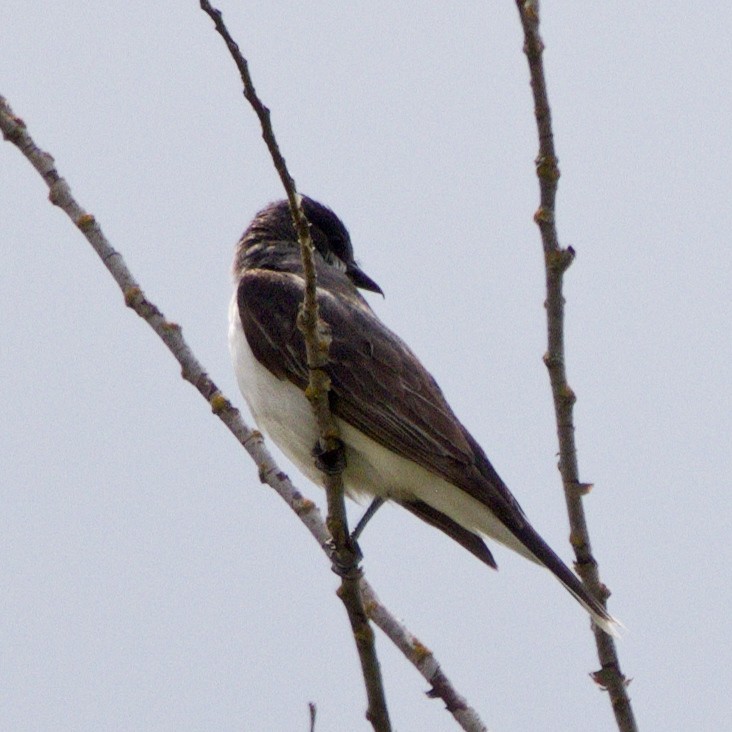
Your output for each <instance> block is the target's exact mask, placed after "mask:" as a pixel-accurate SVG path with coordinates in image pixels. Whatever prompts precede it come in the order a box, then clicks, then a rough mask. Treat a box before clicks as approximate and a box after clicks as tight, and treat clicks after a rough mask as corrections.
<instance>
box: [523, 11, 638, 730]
mask: <svg viewBox="0 0 732 732" xmlns="http://www.w3.org/2000/svg"><path fill="white" fill-rule="evenodd" d="M516 5H517V7H518V11H519V15H520V17H521V25H522V26H523V31H524V52H525V53H526V57H527V59H528V63H529V71H530V73H531V89H532V92H533V96H534V113H535V116H536V125H537V128H538V133H539V155H538V157H537V158H536V174H537V177H538V178H539V187H540V191H541V203H540V206H539V209H538V210H537V212H536V214H535V217H534V218H535V221H536V223H537V225H538V226H539V230H540V232H541V240H542V245H543V249H544V262H545V268H546V291H547V297H546V311H547V332H548V333H547V335H548V338H547V340H548V347H547V353H546V355H545V356H544V362H545V363H546V366H547V370H548V372H549V380H550V382H551V388H552V396H553V398H554V411H555V416H556V421H557V434H558V437H559V470H560V473H561V475H562V482H563V484H564V495H565V500H566V503H567V512H568V514H569V524H570V532H571V533H570V543H571V544H572V547H573V548H574V552H575V557H576V565H575V566H576V568H577V572H578V573H579V575H580V576H581V577H582V580H583V582H584V583H585V586H586V587H587V588H588V589H589V591H590V592H592V593H593V594H594V595H595V596H596V597H598V598H600V599H601V600H602V602H603V604H605V603H606V601H607V598H608V597H609V595H610V592H609V590H608V589H607V587H606V586H605V585H604V584H603V583H602V582H601V581H600V573H599V569H598V566H597V561H596V560H595V558H594V556H593V554H592V547H591V545H590V535H589V530H588V527H587V520H586V518H585V511H584V506H583V503H582V496H583V495H584V494H586V493H587V491H588V488H589V486H588V485H587V484H584V483H581V482H580V480H579V468H578V465H577V448H576V445H575V440H574V421H573V416H572V410H573V406H574V403H575V401H576V396H575V393H574V392H573V391H572V389H571V388H570V386H569V383H568V381H567V372H566V368H565V355H564V297H563V295H562V283H563V279H564V272H565V271H566V270H567V268H568V267H569V266H570V265H571V263H572V260H573V259H574V256H575V252H574V249H572V247H568V248H567V249H562V248H561V247H560V245H559V238H558V235H557V228H556V222H555V200H556V194H557V181H558V180H559V167H558V160H557V156H556V152H555V150H554V137H553V133H552V123H551V112H550V109H549V101H548V96H547V89H546V79H545V77H544V66H543V62H542V52H543V50H544V44H543V41H542V40H541V37H540V35H539V3H538V0H516ZM593 627H594V634H595V643H596V645H597V652H598V657H599V659H600V663H601V665H602V668H601V670H600V671H597V672H595V673H594V674H592V676H593V678H594V680H595V681H596V682H597V683H598V684H600V685H601V686H602V687H603V688H605V689H607V691H608V692H609V696H610V701H611V704H612V707H613V711H614V713H615V720H616V722H617V725H618V729H619V730H620V731H621V732H636V730H637V726H636V723H635V718H634V715H633V709H632V707H631V704H630V698H629V696H628V692H627V686H628V683H629V682H628V681H627V680H626V678H625V676H624V675H623V673H622V672H621V670H620V661H619V659H618V655H617V650H616V647H615V641H614V639H613V638H612V637H611V636H609V635H608V634H607V633H605V632H604V631H603V630H601V629H600V628H599V627H597V626H593Z"/></svg>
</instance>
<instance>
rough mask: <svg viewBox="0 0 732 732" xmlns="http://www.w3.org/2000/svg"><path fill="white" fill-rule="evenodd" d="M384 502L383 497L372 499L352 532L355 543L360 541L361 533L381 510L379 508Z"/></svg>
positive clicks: (352, 539)
mask: <svg viewBox="0 0 732 732" xmlns="http://www.w3.org/2000/svg"><path fill="white" fill-rule="evenodd" d="M383 503H384V499H383V498H374V500H373V501H371V503H370V504H369V507H368V508H367V509H366V513H364V515H363V516H361V520H360V521H359V522H358V523H357V524H356V528H355V529H354V530H353V531H352V532H351V541H352V542H353V543H354V544H356V543H357V542H358V537H359V536H361V533H362V532H363V530H364V529H365V528H366V524H367V523H368V522H369V521H370V520H371V517H372V516H373V515H374V514H375V513H376V512H377V511H378V510H379V508H381V506H382V504H383Z"/></svg>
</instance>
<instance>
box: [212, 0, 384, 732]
mask: <svg viewBox="0 0 732 732" xmlns="http://www.w3.org/2000/svg"><path fill="white" fill-rule="evenodd" d="M201 8H202V9H203V11H204V12H206V13H207V14H208V15H209V16H210V17H211V19H212V20H213V22H214V25H215V26H216V30H217V31H218V33H219V34H220V35H221V37H222V38H223V39H224V42H225V43H226V46H227V48H228V49H229V53H230V54H231V57H232V58H233V59H234V62H235V63H236V66H237V68H238V69H239V74H240V76H241V80H242V83H243V85H244V97H245V98H246V99H247V101H248V102H249V103H250V104H251V106H252V108H253V109H254V111H255V112H256V114H257V117H258V118H259V123H260V125H261V127H262V137H263V138H264V141H265V143H266V145H267V149H268V150H269V152H270V155H271V156H272V162H273V163H274V166H275V168H276V170H277V172H278V174H279V176H280V180H281V181H282V185H283V186H284V188H285V191H286V193H287V199H288V201H289V204H290V213H291V215H292V220H293V223H294V225H295V230H296V231H297V238H298V241H299V242H300V253H301V255H302V263H303V269H304V271H305V296H304V299H303V304H302V307H301V309H300V314H299V317H298V328H299V329H300V331H301V332H302V334H303V337H304V339H305V347H306V353H307V360H308V370H309V373H310V376H309V383H308V388H307V390H306V392H305V393H306V395H307V397H308V399H309V400H310V404H311V405H312V407H313V412H314V414H315V418H316V420H317V423H318V430H319V433H320V446H319V449H320V452H321V454H322V455H323V456H325V455H327V456H330V459H329V461H328V463H329V465H330V466H331V467H330V469H327V470H326V469H324V468H322V473H323V479H324V481H323V482H324V484H325V492H326V496H327V500H328V519H327V523H328V529H329V530H330V533H331V536H332V537H333V545H334V552H333V569H334V571H335V572H336V573H337V574H338V575H339V576H340V577H341V587H340V590H339V592H338V596H339V597H340V598H341V601H342V602H343V604H344V605H345V607H346V611H347V612H348V618H349V620H350V622H351V629H352V631H353V637H354V639H355V641H356V647H357V648H358V654H359V658H360V660H361V670H362V672H363V676H364V681H365V684H366V692H367V696H368V710H367V711H366V718H367V719H368V720H369V721H370V722H371V724H372V725H373V727H374V729H375V730H377V731H378V732H390V730H391V722H390V721H389V712H388V709H387V706H386V695H385V693H384V685H383V681H382V678H381V668H380V666H379V659H378V656H377V655H376V645H375V643H374V633H373V630H372V629H371V626H370V625H369V621H368V617H367V615H366V611H365V610H364V607H363V600H362V599H361V591H360V589H359V580H360V579H361V576H362V569H361V567H360V555H359V553H358V551H357V549H356V547H355V546H354V544H353V542H352V541H351V540H350V534H349V531H348V516H347V514H346V504H345V499H344V490H343V468H344V467H345V457H344V450H343V443H342V442H341V441H340V439H339V432H338V425H337V424H336V421H335V419H334V418H333V415H332V413H331V411H330V404H329V401H328V392H329V391H330V378H329V376H328V374H327V372H326V371H325V367H326V366H327V365H328V350H329V348H330V335H329V332H328V326H327V324H326V323H324V322H323V321H322V320H321V318H320V316H319V314H318V299H317V279H316V274H315V262H314V259H313V257H314V254H313V242H312V239H311V238H310V230H309V226H308V221H307V219H306V217H305V213H304V212H303V209H302V199H301V197H300V196H299V195H298V193H297V189H296V187H295V181H294V180H293V178H292V176H291V175H290V173H289V171H288V170H287V165H286V163H285V159H284V157H283V156H282V153H281V152H280V149H279V146H278V144H277V140H276V138H275V134H274V130H273V129H272V122H271V119H270V113H269V109H268V108H267V107H266V106H265V105H264V104H263V103H262V101H261V100H260V99H259V96H258V95H257V92H256V90H255V88H254V83H253V81H252V77H251V75H250V73H249V65H248V63H247V60H246V59H245V58H244V56H243V55H242V54H241V52H240V51H239V46H238V44H237V43H236V42H235V41H234V39H233V38H232V37H231V35H230V34H229V31H228V29H227V28H226V25H225V24H224V21H223V18H222V16H221V11H219V10H216V9H214V8H213V7H212V6H211V4H210V3H209V2H207V0H201Z"/></svg>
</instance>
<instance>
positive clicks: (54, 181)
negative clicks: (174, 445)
mask: <svg viewBox="0 0 732 732" xmlns="http://www.w3.org/2000/svg"><path fill="white" fill-rule="evenodd" d="M0 130H2V133H3V137H4V138H5V139H6V140H8V141H9V142H11V143H12V144H13V145H15V146H16V147H17V148H18V150H19V151H20V152H21V153H22V155H23V156H24V157H25V158H26V159H27V160H28V161H29V162H30V164H31V165H32V166H33V167H34V168H35V169H36V170H37V171H38V173H39V174H40V176H41V178H43V180H44V182H45V183H46V185H47V186H48V188H49V191H50V193H49V199H50V200H51V202H52V203H53V204H54V205H56V206H58V207H59V208H60V209H61V210H62V211H64V213H66V215H67V216H68V217H69V218H70V219H71V221H72V222H73V223H74V224H75V225H76V226H77V227H78V228H79V230H80V231H81V233H82V234H83V235H84V237H85V238H86V240H87V241H88V242H89V243H90V244H91V246H92V248H93V249H94V251H95V252H96V253H97V255H98V256H99V258H100V259H101V260H102V263H103V264H104V266H105V267H106V268H107V270H108V271H109V273H110V274H111V275H112V277H113V278H114V280H115V282H116V283H117V285H118V286H119V288H120V290H122V293H123V295H124V298H125V304H126V305H127V306H128V307H130V308H132V309H133V310H134V311H135V312H136V313H137V315H139V316H140V317H141V318H142V319H143V320H144V321H145V322H146V323H147V324H148V325H149V326H150V327H151V328H152V329H153V331H155V333H156V334H157V335H158V337H159V338H160V339H161V340H162V341H163V343H164V344H165V345H166V347H167V348H168V350H169V351H170V352H171V353H172V354H173V357H174V358H175V359H176V360H177V361H178V363H179V364H180V366H181V376H182V377H183V378H184V379H185V380H186V381H188V382H189V383H191V384H192V385H193V386H194V387H195V388H196V389H197V390H198V392H199V393H200V394H201V395H202V396H203V397H204V399H206V401H207V402H208V403H209V405H210V406H211V410H212V411H213V413H214V414H215V415H216V416H217V417H218V418H219V419H220V420H221V421H222V422H223V423H224V424H225V425H226V427H227V428H228V430H229V431H230V432H231V434H232V435H233V436H234V437H235V438H236V439H237V440H238V441H239V443H240V444H241V445H242V447H244V449H245V450H246V451H247V453H249V456H250V457H251V458H252V460H253V461H254V463H255V464H256V466H257V468H258V470H259V476H260V479H261V480H262V482H264V483H266V484H267V485H269V486H270V487H271V488H273V489H274V490H275V492H276V493H277V494H278V495H279V496H280V498H282V499H283V500H284V501H285V503H286V504H287V505H288V506H289V508H290V509H291V510H292V511H293V512H294V513H295V514H296V515H297V516H298V518H299V519H300V520H301V521H302V523H303V524H304V525H305V527H306V528H307V530H308V531H309V532H310V534H311V535H312V536H313V538H314V539H315V540H316V541H317V542H318V544H319V545H320V548H321V549H322V550H323V551H324V552H325V554H326V556H328V557H329V558H331V561H332V557H331V555H332V540H331V536H330V533H329V531H328V529H327V527H326V524H325V521H324V520H323V517H322V515H321V513H320V510H319V509H318V507H317V506H316V504H315V503H313V501H311V500H310V499H308V498H306V497H304V496H303V495H302V494H301V493H300V492H299V491H298V490H297V488H296V487H295V486H294V485H293V484H292V482H291V481H290V479H289V478H288V476H287V474H286V473H285V472H284V471H283V470H282V469H281V468H280V467H279V466H278V465H277V463H276V462H275V461H274V458H273V457H272V456H271V454H270V453H269V450H268V449H267V446H266V445H265V443H264V440H263V438H262V435H261V433H260V432H258V431H257V430H252V429H250V428H249V427H248V426H247V425H246V424H245V423H244V420H243V419H242V417H241V414H240V413H239V410H238V409H236V408H235V407H234V406H232V404H231V402H230V401H229V399H227V397H226V396H225V395H224V394H223V393H222V392H221V391H220V390H219V388H218V387H217V386H216V384H215V383H214V382H213V381H212V379H211V378H210V377H209V375H208V374H207V373H206V371H205V369H204V368H203V366H202V365H201V363H200V362H199V361H198V359H197V358H196V356H195V355H194V353H193V351H192V350H191V348H190V347H189V346H188V344H187V343H186V341H185V339H184V338H183V334H182V331H181V328H180V326H179V325H178V324H176V323H173V322H171V321H169V320H167V319H166V318H165V316H164V315H163V314H162V313H161V312H160V310H159V309H158V308H157V306H156V305H155V304H154V303H153V302H151V301H150V300H148V298H147V297H146V296H145V294H144V292H143V290H142V288H141V287H140V285H139V284H138V283H137V280H136V279H135V278H134V276H133V275H132V273H131V272H130V270H129V268H128V267H127V264H126V263H125V261H124V259H123V257H122V255H121V254H120V253H119V252H118V251H116V250H115V249H114V248H113V247H112V246H111V244H110V243H109V241H108V240H107V238H106V237H105V236H104V233H103V232H102V230H101V227H100V226H99V224H98V223H97V222H96V219H95V218H94V216H93V215H91V214H89V213H87V212H86V211H85V210H84V209H83V208H82V207H81V206H80V205H79V203H78V202H77V201H76V199H75V198H74V197H73V195H72V193H71V189H70V187H69V185H68V183H67V182H66V180H65V179H64V178H62V177H61V176H60V175H59V173H58V171H57V170H56V167H55V165H54V160H53V157H52V156H51V155H50V154H49V153H47V152H44V151H43V150H41V149H40V148H39V147H38V146H37V145H36V144H35V142H34V141H33V139H32V138H31V136H30V134H29V133H28V130H27V128H26V125H25V123H24V122H23V120H22V119H20V118H19V117H16V115H15V114H14V112H13V110H12V109H11V108H10V106H9V105H8V103H7V102H6V100H5V98H4V97H2V96H1V95H0ZM361 584H362V593H363V596H364V597H366V598H367V610H368V613H369V615H370V616H371V617H373V618H374V622H375V623H376V624H377V625H378V626H379V627H380V628H381V629H382V630H383V632H384V633H385V635H386V636H387V637H388V638H389V639H390V640H391V641H392V642H393V643H394V644H395V645H396V646H397V647H400V648H401V647H402V646H403V633H402V632H401V630H400V628H401V626H400V624H399V623H398V621H397V620H396V619H395V618H394V617H393V616H392V614H391V613H390V612H389V610H388V609H387V608H386V607H384V606H383V605H382V604H381V602H380V601H379V600H378V599H377V598H376V594H375V593H374V592H373V590H372V589H371V587H370V585H368V584H367V583H366V580H365V579H363V578H362V579H361ZM405 632H408V631H405ZM405 655H406V656H407V658H408V660H410V661H411V662H412V663H413V664H414V665H415V666H416V667H417V670H418V671H420V673H422V675H423V676H424V677H425V678H426V679H427V680H428V681H431V677H430V676H429V675H428V674H426V673H425V672H424V670H423V669H422V668H421V667H420V665H419V664H418V663H416V662H415V660H414V657H413V655H412V654H405ZM440 673H441V672H440ZM438 690H439V691H443V689H438ZM444 694H445V695H444V696H443V695H442V694H440V696H441V697H442V698H443V699H444V701H445V703H446V704H448V705H449V699H451V698H460V697H459V695H458V693H457V691H456V690H455V689H454V687H453V686H452V684H451V683H450V682H449V680H447V679H445V684H444ZM468 710H469V711H470V712H471V713H472V714H473V715H475V717H476V718H477V715H476V714H475V712H474V711H473V710H471V709H470V708H469V707H468ZM455 718H456V720H457V721H458V723H460V724H461V726H463V729H465V730H466V732H475V731H476V730H479V729H481V728H480V727H466V726H464V725H463V724H462V722H461V720H460V718H459V717H458V716H457V715H455Z"/></svg>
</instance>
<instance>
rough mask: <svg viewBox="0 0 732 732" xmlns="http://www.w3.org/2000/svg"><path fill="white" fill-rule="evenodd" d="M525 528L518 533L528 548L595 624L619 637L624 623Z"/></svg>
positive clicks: (545, 545)
mask: <svg viewBox="0 0 732 732" xmlns="http://www.w3.org/2000/svg"><path fill="white" fill-rule="evenodd" d="M522 528H523V530H522V531H521V532H520V534H521V535H519V534H518V533H517V534H516V536H517V538H518V539H519V540H520V541H521V543H522V544H523V545H524V547H525V548H526V549H528V550H529V551H530V552H531V554H533V555H534V557H536V560H537V561H538V562H539V564H542V565H544V566H545V567H546V568H547V569H548V570H549V571H550V572H551V573H552V574H553V575H554V576H555V577H556V578H557V579H558V580H559V581H560V582H561V583H562V584H563V585H564V587H565V588H566V589H567V590H568V591H569V592H570V594H571V595H572V596H573V597H574V599H575V600H577V602H579V604H580V605H582V607H583V608H584V609H585V610H586V611H587V612H588V613H589V614H590V616H591V617H592V620H593V621H594V623H595V625H597V626H598V627H599V628H601V629H602V630H604V631H605V632H606V633H607V634H608V635H611V636H613V637H614V638H617V637H619V636H620V629H621V628H622V627H623V624H622V623H621V622H620V621H619V620H617V619H616V618H614V617H613V616H612V615H610V613H609V612H608V611H607V609H606V608H605V606H604V604H603V603H602V602H600V600H598V599H597V598H596V597H595V596H594V595H592V594H590V592H589V591H588V590H587V588H586V587H585V586H584V585H583V584H582V582H581V581H580V579H579V577H577V575H576V574H575V573H574V572H572V570H571V569H569V567H567V565H566V564H565V563H564V562H563V561H562V560H561V559H560V558H559V557H558V556H557V555H556V554H555V552H554V550H553V549H552V548H551V547H550V546H549V545H548V544H547V543H546V542H545V541H544V540H543V539H542V538H541V536H539V534H538V533H537V532H536V531H534V529H532V528H531V527H530V526H528V525H525V526H524V527H522Z"/></svg>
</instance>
